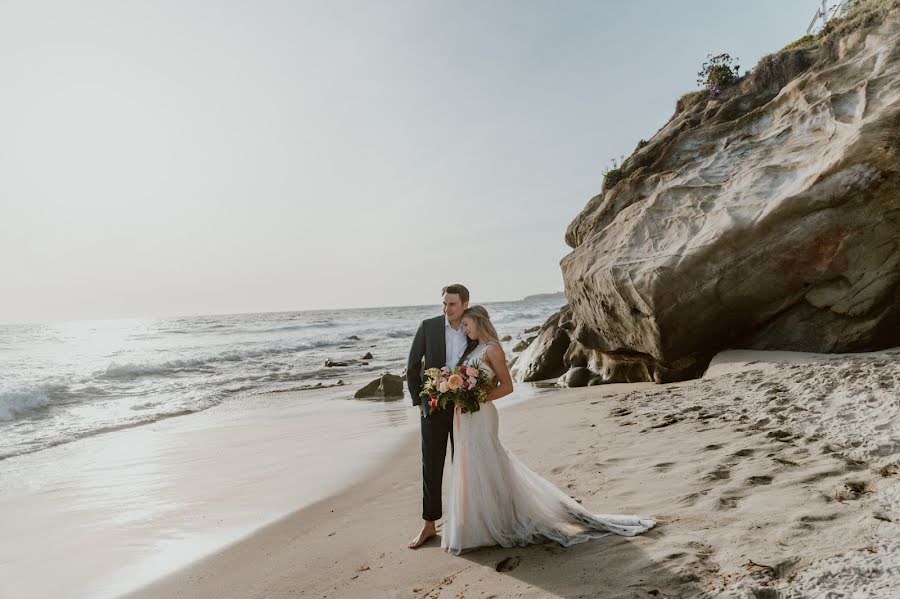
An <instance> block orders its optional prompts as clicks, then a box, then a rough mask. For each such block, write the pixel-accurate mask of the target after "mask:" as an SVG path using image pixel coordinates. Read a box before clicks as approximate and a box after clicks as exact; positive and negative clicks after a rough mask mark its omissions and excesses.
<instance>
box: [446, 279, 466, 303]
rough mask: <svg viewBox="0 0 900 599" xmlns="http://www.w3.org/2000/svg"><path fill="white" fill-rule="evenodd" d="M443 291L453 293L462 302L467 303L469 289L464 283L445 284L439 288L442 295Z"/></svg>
mask: <svg viewBox="0 0 900 599" xmlns="http://www.w3.org/2000/svg"><path fill="white" fill-rule="evenodd" d="M445 293H454V294H456V295H458V296H459V301H461V302H462V303H464V304H468V303H469V290H468V289H466V287H465V285H460V284H459V283H454V284H452V285H447V286H446V287H444V288H443V289H441V295H444V294H445Z"/></svg>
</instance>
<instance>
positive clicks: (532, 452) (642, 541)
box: [133, 349, 900, 599]
mask: <svg viewBox="0 0 900 599" xmlns="http://www.w3.org/2000/svg"><path fill="white" fill-rule="evenodd" d="M501 401H502V400H501ZM500 418H501V438H502V439H503V441H504V443H505V444H506V446H507V448H508V449H510V450H511V451H513V452H515V453H516V454H517V455H518V456H519V457H520V458H522V459H523V461H525V463H527V464H529V465H530V466H531V467H532V468H533V469H535V470H536V471H538V472H540V473H541V474H543V475H544V476H546V477H548V478H549V479H550V480H552V481H553V482H554V483H556V484H557V485H558V486H560V487H561V488H563V489H566V490H567V491H568V492H569V493H570V494H571V495H572V496H574V497H575V498H577V499H579V500H581V501H582V502H583V504H584V505H586V506H588V507H589V508H591V509H593V510H594V511H596V512H606V513H639V514H645V515H652V516H655V517H656V518H658V519H659V521H660V524H659V526H658V527H657V528H655V529H653V530H652V531H650V532H649V533H647V534H645V535H642V536H639V537H636V538H632V539H625V538H621V537H617V536H608V537H605V538H603V539H599V540H595V541H591V542H589V543H586V544H583V545H577V546H574V547H571V548H568V549H565V548H561V547H559V546H556V545H549V544H548V545H536V546H530V547H524V548H508V549H507V548H489V549H480V550H475V551H472V552H469V553H466V554H464V555H462V556H460V557H454V556H451V555H448V554H446V553H444V552H443V551H441V549H440V548H439V546H438V545H439V543H438V541H437V540H434V541H432V542H431V543H429V544H428V545H426V546H425V547H423V548H422V549H419V550H418V551H412V550H409V549H406V547H405V545H406V542H407V541H408V540H409V538H410V537H411V536H412V535H413V534H414V533H415V532H416V530H417V527H418V525H419V521H418V520H417V514H418V513H419V506H420V479H419V470H420V461H419V451H418V439H417V437H414V436H413V437H410V439H409V441H408V442H407V443H406V444H405V445H404V446H403V447H402V448H401V449H400V450H399V451H398V452H397V454H396V455H395V456H393V457H392V459H390V460H389V462H388V463H387V464H386V465H385V466H384V467H383V468H380V469H379V470H378V471H376V472H372V475H371V477H370V478H369V479H367V480H365V481H362V482H360V483H358V484H356V485H355V486H353V487H351V488H350V489H347V490H346V491H344V492H342V493H340V494H338V495H337V496H335V497H332V498H329V499H327V500H324V501H320V502H319V503H317V504H315V505H313V506H311V507H309V508H306V509H303V510H301V511H299V512H297V513H295V514H293V515H291V516H289V517H287V518H285V519H283V520H281V521H279V522H277V523H275V524H273V525H271V526H269V527H267V528H265V529H263V530H262V531H260V532H258V533H256V534H254V535H252V536H251V537H249V538H247V539H245V540H243V541H241V542H239V543H237V544H235V545H233V546H231V547H229V548H228V549H226V550H224V551H221V552H219V553H217V554H215V555H213V556H210V557H208V558H206V559H204V560H202V561H200V562H198V563H196V564H193V565H191V566H189V567H187V568H185V569H183V570H182V571H180V572H177V573H175V574H174V575H172V576H169V577H167V578H165V579H163V580H161V581H159V582H157V583H155V584H153V585H151V586H150V587H147V588H144V589H142V590H141V591H140V592H138V593H136V594H134V595H133V597H146V598H150V597H153V598H162V597H165V598H169V597H192V598H193V597H201V598H203V597H210V598H212V597H216V598H220V597H236V598H237V597H240V598H251V597H259V598H263V597H266V598H272V597H316V598H320V597H321V598H325V597H454V598H459V597H461V596H465V597H466V598H468V599H473V598H479V597H480V598H488V597H495V598H500V597H565V598H575V597H698V596H723V597H823V596H833V597H843V596H848V597H849V596H851V595H852V596H855V597H897V596H900V542H898V541H900V468H898V464H900V350H898V349H895V350H889V351H885V352H877V353H870V354H852V355H839V356H833V355H826V356H823V355H813V354H789V353H771V352H725V353H723V354H720V355H719V356H718V357H717V359H716V360H715V361H714V363H713V364H712V366H711V368H710V370H709V371H708V373H707V375H706V376H705V377H704V378H703V379H700V380H696V381H687V382H683V383H676V384H670V385H652V384H635V385H608V386H601V387H590V388H585V389H567V390H550V391H547V392H545V393H543V394H541V395H540V396H539V397H537V398H536V399H534V400H532V401H529V402H527V403H524V404H521V405H516V406H512V407H510V408H508V409H502V410H501V416H500ZM829 592H830V593H831V594H827V593H829ZM853 593H855V594H853Z"/></svg>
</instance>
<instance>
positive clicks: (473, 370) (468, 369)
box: [466, 366, 478, 377]
mask: <svg viewBox="0 0 900 599" xmlns="http://www.w3.org/2000/svg"><path fill="white" fill-rule="evenodd" d="M466 376H469V377H473V376H478V369H477V368H474V367H472V366H466Z"/></svg>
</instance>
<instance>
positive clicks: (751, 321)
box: [515, 0, 900, 384]
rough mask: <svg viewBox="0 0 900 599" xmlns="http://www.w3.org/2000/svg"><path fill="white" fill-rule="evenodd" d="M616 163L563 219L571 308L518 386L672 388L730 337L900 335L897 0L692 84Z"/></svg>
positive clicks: (873, 339)
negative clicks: (648, 384) (729, 82)
mask: <svg viewBox="0 0 900 599" xmlns="http://www.w3.org/2000/svg"><path fill="white" fill-rule="evenodd" d="M621 172H622V177H621V179H620V180H619V181H618V182H617V183H615V184H614V185H613V186H611V187H610V188H608V189H604V190H603V191H602V192H601V193H600V194H599V195H597V196H596V197H594V198H592V199H591V200H590V201H589V202H588V203H587V205H586V206H585V207H584V209H583V210H582V211H581V213H580V214H579V215H578V216H576V217H575V219H574V220H573V221H572V223H571V224H570V225H569V227H568V230H567V231H566V242H567V243H568V245H569V246H570V247H572V248H573V249H572V252H571V253H570V254H569V255H567V256H566V257H565V258H564V259H563V260H562V262H561V267H562V272H563V279H564V282H565V291H566V295H567V297H568V300H569V310H570V312H566V313H564V314H562V316H563V321H564V324H565V326H564V327H560V326H559V319H557V321H556V323H555V324H553V323H548V324H551V325H552V326H553V327H556V328H555V329H554V330H553V331H549V330H547V331H544V332H542V336H543V337H545V339H544V343H541V344H539V343H537V342H536V343H535V344H533V346H532V348H529V351H528V352H527V355H523V356H522V357H521V358H520V359H519V360H518V362H517V364H516V369H515V375H516V376H517V378H518V379H519V380H534V378H533V376H534V373H535V372H542V373H546V372H549V371H553V376H556V375H557V371H559V370H562V371H563V372H565V371H566V370H569V372H568V373H566V374H563V376H562V378H561V382H563V383H564V384H565V383H566V382H567V381H569V380H571V381H575V382H576V383H577V384H587V382H593V383H597V382H612V381H616V380H651V381H652V380H655V381H657V382H665V381H672V380H682V379H686V378H692V377H696V376H699V375H700V374H702V372H703V370H704V369H705V368H706V365H707V364H708V363H709V360H710V359H711V357H712V356H713V355H714V354H715V353H717V352H719V351H721V350H723V349H726V348H750V349H782V350H797V351H811V352H853V351H866V350H875V349H882V348H886V347H892V346H896V345H900V287H898V282H900V2H897V1H892V2H888V1H884V0H881V1H878V0H870V1H869V2H862V3H860V5H859V6H858V7H857V8H855V9H854V10H852V11H850V12H849V13H848V14H847V15H846V16H845V17H844V18H842V19H836V20H833V21H832V22H830V23H829V24H828V26H827V27H826V30H825V31H824V32H823V33H822V34H821V35H819V36H818V37H816V38H810V39H808V40H807V41H805V42H804V43H801V44H799V47H796V48H792V49H786V50H783V51H781V52H779V53H776V54H773V55H770V56H768V57H766V58H764V59H763V60H762V61H761V62H760V63H759V64H758V65H757V66H756V67H755V68H754V69H753V71H752V72H751V73H750V74H748V75H746V76H745V77H743V78H741V79H740V80H739V81H737V82H736V84H735V85H733V86H732V87H730V88H726V89H724V90H723V91H722V92H721V93H720V94H719V95H718V96H717V97H712V96H711V95H710V94H709V93H708V92H706V91H702V92H695V93H693V94H689V95H688V96H685V97H684V98H682V99H681V100H680V101H679V102H678V105H677V107H676V111H675V114H674V115H673V116H672V118H671V119H670V120H669V122H668V123H666V124H665V125H664V126H663V127H662V128H661V129H660V130H659V131H658V132H657V133H656V135H655V136H654V137H653V138H652V139H650V140H649V141H648V142H642V143H641V144H640V145H639V147H638V148H637V149H636V151H635V152H634V153H633V154H632V155H631V156H630V157H628V158H627V159H626V160H625V161H624V163H623V164H622V166H621ZM562 334H565V335H566V339H568V343H566V342H564V341H563V340H562V339H561V335H562ZM541 338H542V337H539V339H538V341H540V340H541ZM540 348H544V351H539V350H540ZM548 352H553V353H554V355H553V356H549V355H548ZM557 354H558V356H557ZM557 361H559V362H561V363H562V364H563V366H564V368H562V367H558V366H555V364H556V362H557ZM546 364H552V365H554V367H553V368H549V369H548V368H545V367H537V366H536V365H546ZM584 368H587V369H588V370H589V371H590V372H585V371H584V370H577V371H574V372H573V371H572V369H584Z"/></svg>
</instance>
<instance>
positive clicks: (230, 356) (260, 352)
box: [94, 339, 343, 379]
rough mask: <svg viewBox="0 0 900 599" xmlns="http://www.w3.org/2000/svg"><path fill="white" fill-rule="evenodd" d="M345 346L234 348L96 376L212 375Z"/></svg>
mask: <svg viewBox="0 0 900 599" xmlns="http://www.w3.org/2000/svg"><path fill="white" fill-rule="evenodd" d="M340 343H343V341H341V340H337V339H319V340H315V341H308V342H305V343H300V344H297V345H291V346H281V347H259V348H254V349H244V350H238V349H232V350H226V351H223V352H222V353H219V354H212V355H206V356H200V357H197V358H187V359H177V360H167V361H165V362H156V363H152V362H151V363H134V362H128V363H124V364H119V363H116V362H113V363H111V364H110V365H109V366H107V367H106V369H105V370H101V371H98V372H95V373H94V376H96V377H97V378H100V379H134V378H138V377H143V376H168V375H172V374H180V373H189V372H212V371H215V370H216V369H217V365H218V364H221V363H222V362H242V361H244V360H253V359H256V358H265V357H268V356H275V355H282V354H289V353H298V352H303V351H308V350H311V349H318V348H321V347H329V346H334V345H338V344H340Z"/></svg>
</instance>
